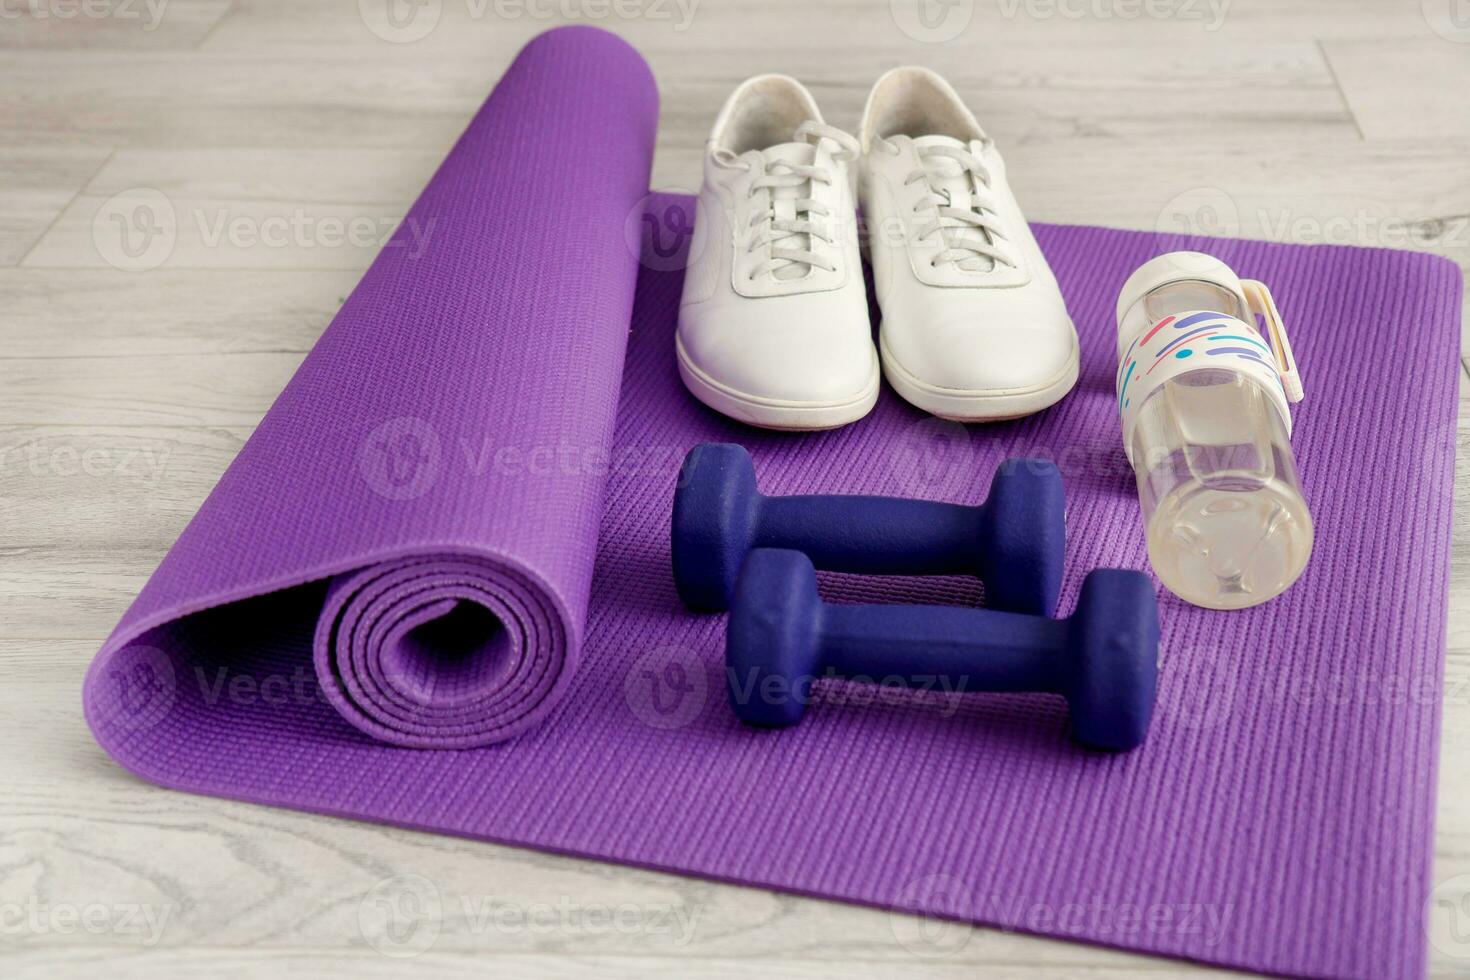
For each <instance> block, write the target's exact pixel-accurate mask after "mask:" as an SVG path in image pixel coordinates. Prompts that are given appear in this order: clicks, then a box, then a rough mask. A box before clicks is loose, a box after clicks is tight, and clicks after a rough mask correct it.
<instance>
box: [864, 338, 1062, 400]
mask: <svg viewBox="0 0 1470 980" xmlns="http://www.w3.org/2000/svg"><path fill="white" fill-rule="evenodd" d="M878 349H879V352H880V353H881V355H882V359H883V376H884V377H886V378H887V379H888V383H889V384H890V385H892V386H893V390H894V391H896V392H898V394H899V395H900V396H901V397H902V398H903V400H904V401H906V402H908V403H909V404H910V405H913V406H914V407H915V408H922V409H923V410H924V411H926V412H928V413H929V414H931V415H937V416H939V417H940V418H942V419H949V420H950V421H953V422H1004V421H1006V420H1007V419H1018V418H1022V417H1024V416H1027V415H1033V414H1035V413H1036V412H1039V411H1041V410H1042V409H1043V408H1050V407H1051V406H1052V405H1055V404H1056V403H1057V402H1059V401H1061V400H1062V397H1063V396H1064V395H1066V394H1067V392H1069V391H1071V390H1072V386H1073V385H1075V384H1076V383H1077V374H1078V367H1079V365H1080V361H1081V358H1080V356H1079V350H1078V347H1077V343H1076V341H1075V340H1074V341H1073V342H1072V356H1071V358H1070V359H1069V360H1068V361H1067V366H1066V367H1064V368H1063V369H1062V370H1061V372H1060V373H1059V374H1057V376H1056V377H1054V378H1051V379H1049V380H1047V381H1044V382H1042V383H1041V384H1037V385H1031V386H1029V387H1025V388H1004V389H981V390H966V389H963V388H940V387H938V386H937V385H931V384H928V383H927V382H924V381H920V380H919V379H918V378H916V377H914V376H913V375H912V374H910V373H909V372H908V371H907V370H906V369H905V368H904V366H903V365H901V364H899V363H898V361H897V359H895V358H894V356H893V355H892V354H890V353H889V352H888V347H887V345H886V344H884V343H883V335H882V333H881V331H880V332H879V335H878Z"/></svg>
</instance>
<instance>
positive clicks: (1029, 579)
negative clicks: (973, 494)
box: [976, 459, 1067, 615]
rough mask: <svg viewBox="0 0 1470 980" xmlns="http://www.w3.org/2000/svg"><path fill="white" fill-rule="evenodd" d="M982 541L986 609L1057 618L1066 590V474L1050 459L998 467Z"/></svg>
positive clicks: (981, 571) (980, 554)
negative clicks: (1064, 577)
mask: <svg viewBox="0 0 1470 980" xmlns="http://www.w3.org/2000/svg"><path fill="white" fill-rule="evenodd" d="M985 509H986V512H987V513H986V519H985V521H984V523H983V524H982V525H981V528H980V540H979V541H978V542H976V549H977V554H976V565H977V568H978V571H979V576H980V579H981V580H982V581H983V582H984V583H985V605H986V606H987V607H989V608H991V609H1010V610H1015V611H1021V612H1031V613H1036V614H1039V615H1051V613H1052V612H1053V611H1054V610H1055V609H1056V604H1057V596H1058V595H1059V594H1060V593H1061V591H1062V569H1063V568H1064V566H1065V562H1066V554H1067V528H1066V521H1067V500H1066V495H1065V493H1064V492H1063V489H1062V474H1061V471H1060V470H1058V469H1057V467H1056V464H1055V463H1053V462H1051V461H1050V460H1045V459H1008V460H1006V461H1005V462H1003V463H1001V464H1000V467H999V468H998V469H996V471H995V476H994V478H993V479H992V480H991V481H990V493H989V495H987V496H986V498H985Z"/></svg>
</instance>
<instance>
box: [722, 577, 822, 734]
mask: <svg viewBox="0 0 1470 980" xmlns="http://www.w3.org/2000/svg"><path fill="white" fill-rule="evenodd" d="M730 608H731V610H732V612H731V613H730V622H729V625H728V626H727V627H726V634H725V670H726V673H727V679H728V680H729V686H730V707H731V708H732V709H734V711H735V715H736V717H738V718H739V719H740V720H741V721H743V722H745V723H746V724H747V725H759V726H761V727H769V728H784V727H786V726H788V725H794V724H796V723H797V722H799V721H801V718H802V715H804V714H806V706H807V702H808V701H809V700H810V699H811V686H812V681H813V679H814V678H815V676H816V674H817V671H818V669H819V668H820V667H821V659H820V655H821V618H822V617H821V610H822V600H821V597H820V596H819V595H818V594H817V573H816V569H814V568H813V567H812V563H811V559H809V558H807V557H806V555H803V554H802V553H801V552H799V551H772V550H759V551H753V552H751V555H750V558H748V559H747V560H746V562H745V567H744V569H743V570H742V572H741V574H740V578H739V581H738V582H737V584H736V586H735V600H734V602H733V603H731V606H730Z"/></svg>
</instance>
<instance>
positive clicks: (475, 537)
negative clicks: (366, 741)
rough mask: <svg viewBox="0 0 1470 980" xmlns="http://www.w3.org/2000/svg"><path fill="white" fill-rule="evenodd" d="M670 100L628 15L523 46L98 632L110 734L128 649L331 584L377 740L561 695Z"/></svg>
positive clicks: (535, 716) (577, 635)
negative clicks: (176, 532)
mask: <svg viewBox="0 0 1470 980" xmlns="http://www.w3.org/2000/svg"><path fill="white" fill-rule="evenodd" d="M657 120H658V92H657V88H656V87H655V84H654V81H653V76H652V73H651V72H650V71H649V69H648V66H647V64H646V63H645V62H644V61H643V59H642V57H640V56H639V55H638V53H637V52H636V51H634V50H633V48H632V47H630V46H629V45H628V44H627V43H626V42H624V41H623V40H621V39H620V38H618V37H617V36H615V35H613V34H611V33H608V32H606V31H603V30H599V29H597V28H592V27H564V28H558V29H555V30H552V31H548V32H546V33H545V34H542V35H540V36H539V37H537V38H535V39H534V40H532V41H531V42H530V43H529V44H528V45H527V46H526V47H525V48H524V49H523V50H522V51H521V52H520V53H519V54H518V55H517V57H516V59H515V61H514V62H513V63H512V64H511V66H510V68H509V69H508V70H507V71H506V73H505V75H504V76H503V77H502V79H501V81H500V82H499V84H498V85H497V86H496V88H495V90H494V92H492V93H491V95H490V97H489V98H488V99H487V100H486V102H485V104H484V106H483V107H482V108H481V109H480V110H479V112H477V113H476V114H475V117H474V118H473V119H472V120H471V121H470V124H469V126H468V127H467V128H466V130H465V132H464V134H463V135H462V136H461V137H460V139H459V140H458V142H457V143H456V145H455V146H454V148H453V150H452V151H451V152H450V153H449V155H448V157H447V158H446V159H445V160H444V162H443V163H442V164H441V165H440V167H439V169H438V171H437V172H436V173H435V175H434V177H433V179H432V180H431V181H430V182H429V184H428V185H427V187H426V188H425V189H424V191H423V193H422V194H421V195H420V197H419V199H418V200H417V201H416V202H415V203H414V205H413V207H412V208H411V209H410V210H409V212H408V214H407V215H406V216H405V217H404V220H403V222H402V223H401V224H400V225H399V226H398V229H397V230H396V232H395V234H394V235H393V237H392V238H391V239H390V240H389V241H388V242H387V243H386V244H385V245H384V247H383V249H382V251H381V252H380V253H379V255H378V257H377V258H376V260H375V261H374V263H373V265H372V267H371V268H370V269H369V270H368V272H367V273H366V274H365V275H364V277H363V279H362V281H361V282H360V283H359V284H358V286H357V288H356V289H354V290H353V293H352V295H351V296H349V297H348V298H347V300H346V302H345V303H344V304H343V306H342V309H341V311H340V312H339V313H338V314H337V316H336V317H335V319H334V320H333V321H332V323H331V325H330V326H329V327H328V328H327V330H326V332H325V333H324V334H323V335H322V337H321V339H320V340H319V341H318V342H317V344H316V346H315V347H314V348H313V349H312V351H311V353H310V354H309V355H308V356H307V358H306V360H305V361H304V362H303V363H302V365H301V367H300V369H299V370H298V371H297V373H296V375H295V377H294V378H292V380H291V382H290V384H289V385H288V386H287V387H286V389H285V391H283V392H282V394H281V396H280V397H279V399H277V401H276V403H275V405H274V406H272V408H271V409H270V411H269V412H268V413H267V414H266V416H265V418H264V419H262V421H261V423H260V425H259V427H258V428H257V430H256V432H255V434H254V435H253V436H252V437H251V439H250V441H249V442H248V443H247V444H246V446H245V447H244V448H243V449H242V450H241V452H240V454H239V456H238V457H237V458H236V460H235V461H234V463H233V464H232V465H231V467H230V469H229V471H228V472H226V474H225V476H224V477H223V478H222V479H221V481H220V483H219V485H218V486H217V487H216V488H215V490H214V492H213V493H212V494H211V495H210V497H209V499H208V500H207V501H206V502H205V504H204V506H203V507H201V508H200V511H199V513H198V514H197V515H196V516H195V518H194V520H193V521H192V522H191V523H190V526H189V527H188V528H187V529H186V530H185V532H184V534H183V535H182V536H181V537H180V539H179V541H178V543H177V544H176V545H175V546H174V548H173V550H172V551H170V553H169V554H168V556H167V557H166V558H165V560H164V562H163V564H162V565H161V566H160V568H159V570H158V571H157V572H156V573H155V574H154V576H153V578H152V579H150V581H149V583H148V585H147V586H146V587H145V589H144V591H143V593H142V594H141V595H140V596H139V597H138V599H137V601H136V602H135V603H134V604H133V607H132V608H131V609H130V610H129V611H128V613H127V615H126V616H125V617H124V618H123V621H122V622H121V623H120V624H119V625H118V627H117V629H116V630H115V631H114V633H113V636H112V637H111V638H110V639H109V641H108V644H107V646H106V647H104V649H103V652H102V655H101V656H100V657H99V658H98V661H97V663H96V665H95V666H94V668H93V673H92V676H91V677H90V678H89V681H88V687H87V696H86V703H87V715H88V719H89V721H90V722H91V723H92V727H93V730H94V731H95V732H96V733H97V735H98V738H99V740H100V741H102V742H103V744H104V745H107V746H108V747H109V749H111V750H113V751H114V754H119V755H127V754H128V751H127V746H128V745H129V744H130V741H131V740H133V739H137V738H139V737H140V736H139V735H138V734H137V731H138V728H139V726H138V725H136V724H134V723H133V719H130V718H128V717H126V715H127V710H126V704H127V702H126V700H124V699H119V698H117V697H114V696H113V695H112V692H113V691H115V690H117V689H119V686H118V685H117V684H111V686H109V682H106V681H104V676H105V675H107V674H108V673H109V672H110V673H111V674H113V675H126V674H127V671H126V670H125V669H124V668H125V666H126V665H127V664H128V663H129V662H130V661H129V659H128V655H127V654H128V651H129V650H130V649H145V650H149V649H153V648H154V647H162V646H164V645H165V644H164V642H163V640H160V639H158V637H157V636H156V635H152V634H157V633H160V632H173V631H176V630H177V629H178V628H179V627H178V623H179V622H182V621H185V620H187V619H188V618H189V617H192V616H195V615H200V614H207V613H209V612H210V611H211V610H214V609H215V608H216V607H220V606H225V605H229V604H233V603H237V602H242V601H250V600H252V599H255V598H257V597H260V596H262V595H264V594H267V593H279V592H280V591H281V590H285V589H293V588H298V587H303V586H307V585H308V584H309V583H312V582H318V583H320V582H325V583H326V591H325V596H326V598H325V603H324V606H323V608H322V610H321V614H320V617H319V620H318V625H317V628H316V631H315V642H314V646H313V656H314V664H315V669H316V675H317V679H318V680H319V681H320V683H321V688H322V692H323V694H324V696H325V699H326V700H328V701H329V702H330V703H331V704H332V705H333V706H334V707H335V708H336V709H337V711H338V712H339V713H340V714H341V716H342V717H343V718H345V719H346V720H347V721H348V722H350V723H351V724H352V725H354V726H356V728H358V729H360V730H361V731H362V732H365V733H367V734H368V735H370V736H372V737H373V738H374V739H379V740H381V741H384V742H388V743H392V744H394V745H401V746H412V747H419V748H451V749H458V748H468V747H471V746H476V745H484V744H488V743H492V742H497V741H501V740H503V739H506V738H509V737H511V736H514V735H516V734H518V733H521V732H524V731H525V730H527V729H528V728H530V727H531V726H533V725H535V724H536V723H537V722H538V721H540V720H542V719H544V718H545V716H546V714H547V713H548V712H549V711H551V710H552V709H553V707H554V706H555V704H556V702H557V701H558V699H559V697H560V695H561V694H562V692H564V691H565V690H566V689H567V687H568V685H569V683H570V680H571V677H572V676H573V674H574V672H575V669H576V665H577V662H578V650H579V646H580V643H581V639H582V635H583V628H584V625H585V620H586V616H587V604H588V594H589V591H590V588H591V581H592V570H593V562H594V558H595V556H596V552H597V544H598V527H599V523H600V519H601V515H602V509H603V493H604V490H605V488H606V483H607V477H608V472H609V470H608V467H607V466H606V465H605V461H606V459H607V457H608V455H609V453H610V450H611V446H612V441H613V428H614V423H615V420H616V416H617V406H618V398H619V391H620V388H621V381H622V371H623V360H624V355H625V352H626V349H627V343H628V331H629V323H630V321H631V318H632V310H633V297H634V291H635V286H636V283H637V273H638V268H639V253H638V249H637V248H636V247H635V246H633V245H630V244H629V236H628V232H627V229H628V228H629V227H633V228H637V227H638V226H639V221H640V218H641V214H642V210H643V202H644V199H645V197H646V195H647V192H648V191H647V189H648V176H649V170H650V167H651V162H652V154H653V144H654V136H655V128H656V125H657ZM635 240H636V239H635ZM599 463H604V465H599ZM308 594H309V595H313V596H314V595H319V594H320V593H313V592H310V591H309V590H308ZM254 608H256V609H261V610H262V612H261V613H260V615H263V616H265V617H267V618H271V617H277V616H280V615H281V614H280V613H279V612H277V611H276V610H277V609H279V608H283V607H279V606H278V607H275V608H267V607H263V606H256V607H254ZM278 625H279V628H280V629H281V630H283V631H285V630H287V629H288V627H287V626H286V623H285V621H284V619H283V620H282V621H281V622H280V623H279V624H278ZM156 660H158V657H153V659H152V660H149V661H148V662H149V663H150V664H152V663H153V662H154V661H156ZM134 673H136V672H134ZM175 673H179V672H177V671H176V672H175ZM129 676H130V675H129ZM181 700H182V699H181ZM120 706H121V707H120ZM176 710H177V709H176Z"/></svg>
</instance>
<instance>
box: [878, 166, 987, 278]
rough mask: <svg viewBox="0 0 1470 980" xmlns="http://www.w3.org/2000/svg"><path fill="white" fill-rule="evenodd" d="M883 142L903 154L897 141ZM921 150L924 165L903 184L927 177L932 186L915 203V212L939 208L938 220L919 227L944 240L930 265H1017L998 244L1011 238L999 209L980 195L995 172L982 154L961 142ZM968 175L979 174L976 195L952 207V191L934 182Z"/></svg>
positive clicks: (975, 268)
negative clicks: (962, 205)
mask: <svg viewBox="0 0 1470 980" xmlns="http://www.w3.org/2000/svg"><path fill="white" fill-rule="evenodd" d="M879 142H880V143H881V144H882V145H883V147H884V149H886V150H888V151H889V152H891V153H894V154H897V153H898V152H899V148H898V146H897V145H896V144H894V143H893V142H892V141H890V140H882V139H880V140H879ZM917 152H918V155H919V164H920V165H919V167H918V168H917V169H916V170H914V171H913V172H912V173H910V174H909V175H908V176H907V177H905V178H904V184H905V185H909V184H913V183H914V182H916V181H921V180H922V181H924V183H925V184H926V185H927V186H928V189H929V193H928V196H927V197H925V198H923V199H921V200H920V201H919V202H918V203H917V204H916V205H915V206H914V213H916V214H918V213H921V212H922V211H923V209H924V207H926V206H932V207H933V208H934V210H935V216H934V218H933V220H931V221H930V222H929V223H928V224H926V225H924V226H923V227H922V228H920V229H919V240H920V241H923V240H925V239H927V238H929V237H930V236H932V235H934V234H936V233H937V234H938V235H939V236H940V240H941V241H942V242H943V243H944V248H943V250H941V251H940V252H939V254H938V255H936V256H934V258H933V260H932V262H931V264H932V265H935V266H938V265H939V263H941V262H953V263H954V264H955V266H956V268H959V269H963V270H964V271H966V272H987V271H989V270H990V269H992V268H994V267H995V266H998V265H1005V266H1014V265H1015V264H1016V263H1015V260H1014V259H1012V258H1011V257H1010V256H1009V255H1007V254H1006V252H1005V251H1004V250H1002V249H1000V248H998V247H996V244H995V243H996V242H1002V241H1006V240H1007V236H1006V233H1005V232H1004V231H1003V230H1002V229H1001V227H1000V225H999V224H998V223H997V217H996V212H995V209H994V207H992V206H991V205H990V204H989V203H987V202H986V201H985V200H984V198H983V197H982V196H981V194H980V193H978V192H979V191H980V189H981V188H983V189H984V190H987V191H988V190H989V189H990V171H989V170H987V169H986V167H985V164H984V163H982V162H981V161H980V158H979V157H977V156H975V154H973V153H971V152H970V151H969V150H965V149H961V148H960V147H957V146H934V145H930V146H922V147H918V148H917ZM966 174H968V175H970V176H972V177H973V178H974V181H973V185H974V193H972V194H971V196H970V206H969V207H968V208H957V207H954V206H953V205H952V203H951V196H950V194H949V192H948V191H947V190H945V189H943V188H940V187H936V186H935V183H936V181H938V180H953V179H955V178H956V177H962V176H965V175H966Z"/></svg>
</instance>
